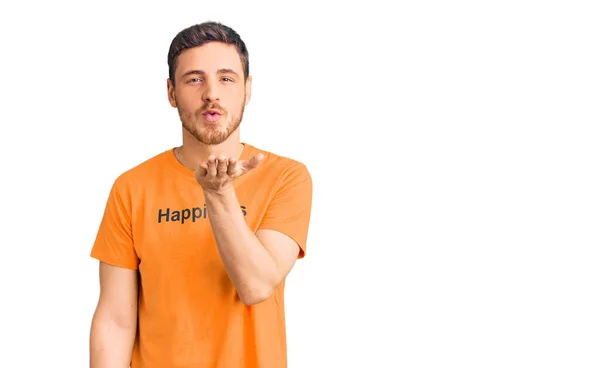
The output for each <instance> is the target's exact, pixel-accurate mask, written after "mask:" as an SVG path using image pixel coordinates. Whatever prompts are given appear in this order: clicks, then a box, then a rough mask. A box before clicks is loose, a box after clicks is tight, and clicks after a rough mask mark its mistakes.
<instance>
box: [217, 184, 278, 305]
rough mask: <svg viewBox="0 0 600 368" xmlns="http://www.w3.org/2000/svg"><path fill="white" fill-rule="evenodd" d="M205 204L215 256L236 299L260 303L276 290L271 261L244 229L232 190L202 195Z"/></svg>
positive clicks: (247, 230)
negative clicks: (232, 288) (230, 284)
mask: <svg viewBox="0 0 600 368" xmlns="http://www.w3.org/2000/svg"><path fill="white" fill-rule="evenodd" d="M205 201H206V209H207V212H208V217H209V219H210V224H211V226H212V230H213V233H214V237H215V240H216V242H217V247H218V250H219V254H220V256H221V259H222V261H223V264H224V266H225V269H226V271H227V273H228V275H229V277H230V279H231V281H232V283H233V285H234V287H235V288H236V290H237V292H238V295H239V297H240V299H241V300H242V302H244V303H245V304H255V303H259V302H261V301H262V300H264V299H265V298H266V296H268V295H270V294H271V292H272V290H273V288H274V287H275V286H276V271H277V264H276V262H275V259H274V258H273V257H272V256H271V254H270V253H269V251H268V250H267V249H266V248H265V247H264V246H263V244H262V243H261V242H260V240H259V239H258V238H257V237H256V235H255V234H254V233H253V232H252V231H251V229H250V228H249V227H248V225H247V223H246V220H245V218H244V215H243V214H242V211H241V210H240V205H239V202H238V200H237V197H236V195H235V191H234V190H233V188H232V187H231V188H229V189H228V190H226V191H224V192H222V193H219V194H216V193H211V192H205Z"/></svg>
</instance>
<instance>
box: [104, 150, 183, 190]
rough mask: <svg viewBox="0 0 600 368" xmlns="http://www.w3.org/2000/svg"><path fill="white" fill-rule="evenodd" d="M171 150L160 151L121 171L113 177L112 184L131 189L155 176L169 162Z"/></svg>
mask: <svg viewBox="0 0 600 368" xmlns="http://www.w3.org/2000/svg"><path fill="white" fill-rule="evenodd" d="M172 151H173V149H172V148H171V149H168V150H165V151H162V152H160V153H158V154H156V155H154V156H152V157H149V158H148V159H146V160H144V161H142V162H140V163H138V164H136V165H134V166H132V167H130V168H129V169H127V170H125V171H123V172H122V173H121V174H120V175H118V176H117V177H116V178H115V179H114V186H115V187H117V188H119V189H122V190H124V189H131V188H133V187H136V186H137V185H140V184H143V183H144V182H146V181H147V180H150V179H151V178H152V177H155V176H156V175H157V174H158V173H160V172H162V170H163V167H164V166H165V165H167V164H168V163H169V159H168V155H169V154H172Z"/></svg>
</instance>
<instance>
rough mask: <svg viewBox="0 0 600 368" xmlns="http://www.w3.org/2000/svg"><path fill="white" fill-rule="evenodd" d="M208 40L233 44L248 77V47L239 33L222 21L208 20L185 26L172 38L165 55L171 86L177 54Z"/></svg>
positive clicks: (173, 81)
mask: <svg viewBox="0 0 600 368" xmlns="http://www.w3.org/2000/svg"><path fill="white" fill-rule="evenodd" d="M208 42H223V43H225V44H228V45H233V46H235V48H236V49H237V52H238V54H239V55H240V60H241V62H242V66H243V68H244V80H246V78H248V76H249V75H250V62H249V59H248V49H247V48H246V44H245V43H244V41H243V40H242V38H241V37H240V35H239V34H238V33H237V32H236V31H234V30H233V29H232V28H231V27H228V26H226V25H224V24H222V23H219V22H214V21H208V22H204V23H200V24H195V25H193V26H190V27H188V28H185V29H184V30H182V31H180V32H179V33H178V34H177V35H176V36H175V38H173V41H172V42H171V46H170V47H169V54H168V57H167V63H168V65H169V79H171V83H173V86H175V69H176V67H177V58H178V57H179V54H181V53H182V52H183V51H185V50H187V49H190V48H192V47H197V46H202V45H204V44H205V43H208Z"/></svg>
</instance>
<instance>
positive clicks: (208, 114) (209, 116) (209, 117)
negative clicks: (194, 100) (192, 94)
mask: <svg viewBox="0 0 600 368" xmlns="http://www.w3.org/2000/svg"><path fill="white" fill-rule="evenodd" d="M202 115H203V116H204V119H206V121H208V122H211V123H214V122H216V121H217V120H219V118H220V117H221V112H220V111H217V110H206V111H205V112H204V113H203V114H202Z"/></svg>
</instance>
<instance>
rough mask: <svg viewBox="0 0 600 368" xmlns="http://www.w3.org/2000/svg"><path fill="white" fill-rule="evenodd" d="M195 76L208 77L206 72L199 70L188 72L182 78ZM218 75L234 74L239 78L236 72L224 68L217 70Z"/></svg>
mask: <svg viewBox="0 0 600 368" xmlns="http://www.w3.org/2000/svg"><path fill="white" fill-rule="evenodd" d="M193 74H199V75H206V72H205V71H204V70H198V69H194V70H188V71H187V72H185V73H184V74H183V75H182V77H187V76H188V75H193ZM217 74H233V75H236V76H238V73H236V71H235V70H233V69H228V68H222V69H219V70H217Z"/></svg>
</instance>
